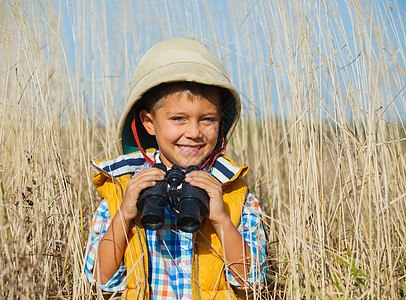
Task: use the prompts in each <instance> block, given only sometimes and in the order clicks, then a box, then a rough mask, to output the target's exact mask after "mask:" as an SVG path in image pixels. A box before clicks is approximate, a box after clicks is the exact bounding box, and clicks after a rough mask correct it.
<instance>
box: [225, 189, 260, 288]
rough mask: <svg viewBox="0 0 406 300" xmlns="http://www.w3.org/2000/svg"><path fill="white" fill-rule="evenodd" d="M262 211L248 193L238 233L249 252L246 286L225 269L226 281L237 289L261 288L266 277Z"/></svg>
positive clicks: (256, 201) (252, 196)
mask: <svg viewBox="0 0 406 300" xmlns="http://www.w3.org/2000/svg"><path fill="white" fill-rule="evenodd" d="M261 215H262V210H261V208H260V206H259V202H258V200H257V198H255V196H254V195H252V194H251V193H250V192H248V193H247V196H246V198H245V206H244V209H243V212H242V216H241V220H240V224H239V226H238V231H239V232H240V234H241V235H242V236H243V238H244V240H245V241H246V242H247V244H248V246H249V248H250V252H251V255H250V256H251V267H250V272H249V277H248V282H247V285H246V286H242V285H241V284H240V283H239V282H238V281H237V280H236V279H235V278H234V276H233V275H232V274H231V272H230V270H229V268H227V269H226V278H227V281H228V282H229V283H230V284H232V285H233V286H235V287H237V288H238V289H243V290H246V289H250V288H253V287H260V288H261V287H262V286H263V284H264V282H265V276H266V274H265V273H266V253H265V245H266V238H265V231H264V227H263V225H262V222H261Z"/></svg>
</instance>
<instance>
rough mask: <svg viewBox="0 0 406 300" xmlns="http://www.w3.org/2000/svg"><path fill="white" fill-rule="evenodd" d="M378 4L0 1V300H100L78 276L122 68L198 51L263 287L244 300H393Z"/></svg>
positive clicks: (396, 23) (387, 7) (388, 119)
mask: <svg viewBox="0 0 406 300" xmlns="http://www.w3.org/2000/svg"><path fill="white" fill-rule="evenodd" d="M401 2H402V0H399V3H397V2H396V1H389V0H384V1H374V0H372V1H361V0H359V1H358V0H348V1H344V0H331V1H311V0H295V1H285V0H274V1H265V0H259V1H254V0H252V1H242V0H241V1H225V0H222V1H215V0H213V1H211V0H207V1H198V0H190V1H186V0H184V1H183V0H182V1H173V0H172V1H170V0H167V1H158V0H156V1H146V0H140V1H134V2H132V1H118V0H117V1H93V0H90V1H80V0H78V1H64V0H62V1H11V0H10V1H8V0H3V1H1V3H0V195H1V200H0V201H1V206H0V239H1V244H0V277H1V280H0V298H3V299H15V298H19V299H64V298H67V299H89V298H92V297H94V298H98V297H102V295H101V292H100V291H98V290H96V289H94V288H92V287H91V285H90V284H89V282H88V281H87V279H86V276H85V275H84V272H83V264H84V256H85V250H86V243H87V239H88V229H89V225H90V221H91V218H92V215H93V213H94V211H95V209H96V208H97V206H98V203H99V201H100V199H99V197H98V195H97V194H96V191H95V189H94V188H93V186H92V183H91V175H92V174H93V172H95V170H94V169H93V168H92V167H91V165H90V160H91V159H102V158H107V157H112V156H115V155H118V154H119V153H118V147H117V143H116V139H117V136H116V131H117V125H118V124H117V122H118V118H119V116H120V113H121V111H122V109H123V108H124V103H125V99H126V95H127V93H128V88H129V82H130V80H131V76H132V74H133V72H134V70H135V68H136V66H137V62H138V61H139V59H140V58H141V57H142V55H143V54H144V53H145V51H146V50H147V49H148V48H149V47H151V46H152V45H153V44H154V43H156V42H157V41H160V40H162V39H165V38H170V37H174V36H179V35H183V36H189V37H194V38H197V39H199V40H201V41H202V42H204V43H205V44H206V45H207V46H208V47H209V48H210V49H212V50H213V51H214V52H215V53H216V55H218V57H219V58H220V59H221V61H222V62H223V64H224V66H225V68H226V70H227V71H228V72H229V74H230V77H231V79H232V82H233V83H234V84H235V86H236V87H237V89H238V90H239V92H240V94H241V98H242V101H243V111H242V116H241V120H240V122H239V124H238V126H237V129H236V131H235V133H234V136H233V138H232V140H231V141H230V143H229V145H228V148H227V151H226V154H227V155H229V156H231V157H232V158H233V159H234V160H235V161H236V162H239V163H241V164H247V165H249V166H250V173H249V175H248V177H247V179H248V182H249V184H250V188H251V190H252V192H253V193H254V194H255V195H256V196H257V197H258V198H259V199H260V201H261V206H262V207H263V210H264V216H263V222H264V225H265V228H266V231H267V239H268V241H267V242H268V258H269V278H268V285H267V287H266V289H265V290H262V291H259V290H257V291H255V293H254V295H253V298H254V299H300V298H309V299H313V298H314V299H400V298H402V297H403V298H404V297H406V275H405V272H406V131H405V130H406V124H405V122H406V46H405V41H406V32H405V21H404V20H405V18H406V6H405V5H404V4H402V3H401Z"/></svg>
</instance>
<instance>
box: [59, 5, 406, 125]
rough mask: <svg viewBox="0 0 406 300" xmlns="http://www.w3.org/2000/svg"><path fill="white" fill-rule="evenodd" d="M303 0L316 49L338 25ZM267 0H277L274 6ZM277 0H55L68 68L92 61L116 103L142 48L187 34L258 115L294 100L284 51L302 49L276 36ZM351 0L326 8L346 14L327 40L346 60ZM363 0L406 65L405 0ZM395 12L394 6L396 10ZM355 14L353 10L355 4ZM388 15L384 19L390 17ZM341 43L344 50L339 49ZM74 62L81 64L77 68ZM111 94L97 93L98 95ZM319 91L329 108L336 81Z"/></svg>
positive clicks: (352, 48) (352, 52)
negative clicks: (214, 58) (218, 63)
mask: <svg viewBox="0 0 406 300" xmlns="http://www.w3.org/2000/svg"><path fill="white" fill-rule="evenodd" d="M277 2H278V3H279V2H280V3H283V1H275V3H277ZM302 2H303V3H304V4H303V9H304V10H308V11H309V13H308V18H310V20H309V21H308V23H309V24H311V25H312V26H310V25H309V28H310V30H311V33H312V34H313V35H314V40H315V43H316V44H317V43H319V45H317V46H314V49H312V51H317V47H320V49H322V48H323V45H322V44H324V43H326V41H318V40H317V38H318V37H322V36H323V35H324V30H327V29H329V30H331V31H334V30H335V29H334V28H335V27H334V24H333V22H332V21H331V20H322V21H323V22H325V24H327V25H326V26H327V27H329V28H325V27H323V25H321V24H318V23H317V21H315V20H312V18H313V16H314V14H316V13H313V12H314V11H316V12H317V11H319V12H320V11H322V10H323V5H322V4H323V2H319V1H315V2H314V7H309V4H308V3H306V1H299V2H298V3H299V4H300V3H302ZM309 2H311V1H309ZM123 3H125V4H123ZM269 3H272V4H271V6H272V7H271V8H270V6H269ZM275 3H274V2H267V1H257V0H252V1H231V2H230V1H214V0H206V1H198V0H189V1H187V0H181V1H175V0H166V1H164V0H162V1H129V2H122V1H117V0H114V1H105V2H104V1H96V2H94V1H93V2H92V1H90V2H88V3H81V2H64V1H55V7H56V9H57V10H59V12H60V14H61V17H62V19H63V25H64V26H63V28H62V30H61V32H62V42H63V43H64V44H65V48H66V49H67V51H68V53H69V62H70V68H71V70H72V72H73V74H78V75H77V76H85V75H83V74H87V73H89V72H90V70H91V69H92V70H93V74H95V73H94V72H95V71H94V70H96V74H97V76H100V80H103V78H104V79H105V78H106V77H108V78H110V80H111V84H112V85H113V86H115V87H116V90H114V97H116V98H117V100H116V101H117V103H119V106H120V105H123V103H124V100H125V97H126V96H125V95H126V88H127V86H128V82H129V80H130V78H131V75H132V73H133V72H134V70H135V68H136V65H137V62H138V61H139V59H140V58H141V56H142V54H143V53H145V51H146V50H147V49H148V48H150V47H151V46H152V45H153V44H155V43H156V42H158V41H160V40H162V39H166V38H170V37H174V36H182V35H186V36H191V37H195V38H197V39H200V40H202V41H203V42H204V43H205V44H207V46H208V47H209V48H211V49H212V50H213V51H214V52H215V53H216V54H217V55H218V56H219V57H220V59H221V60H222V61H223V63H224V64H225V67H226V69H227V70H228V71H229V75H230V77H231V78H232V81H233V83H234V84H235V85H236V87H237V89H238V90H239V91H240V93H241V95H242V98H243V102H244V103H245V109H244V113H245V114H246V115H250V114H251V115H258V114H256V113H257V112H256V111H258V112H259V111H261V107H260V99H264V98H266V99H269V100H267V101H270V102H272V103H270V105H269V107H267V110H269V111H270V113H274V114H275V115H276V116H278V115H279V116H280V114H283V112H281V108H280V105H279V104H280V103H286V105H287V106H289V105H293V104H292V103H290V101H292V100H291V99H289V97H290V94H291V93H290V88H291V83H289V79H288V78H287V77H286V68H289V63H287V57H286V56H287V53H285V51H291V50H292V49H293V48H296V49H297V50H295V51H301V50H302V49H300V46H298V45H299V41H297V40H296V42H295V43H292V45H286V44H283V42H282V43H281V42H278V41H280V39H281V37H283V34H284V33H283V22H284V20H283V17H282V16H281V15H277V13H278V9H280V7H278V6H277V5H276V4H275ZM287 3H289V2H287ZM347 3H348V2H346V1H344V0H340V1H337V11H331V12H328V15H331V16H333V14H336V13H337V14H338V15H339V16H340V17H341V18H340V20H342V26H343V28H344V29H345V35H346V38H345V39H343V38H342V37H341V38H340V37H339V36H338V35H339V34H341V35H342V33H339V32H337V33H336V34H337V38H336V39H335V41H334V42H333V43H334V45H333V46H332V47H331V49H328V48H326V49H327V50H326V51H325V54H324V55H326V56H329V55H330V54H329V51H336V50H337V52H339V55H340V56H339V57H338V56H337V57H335V58H334V59H336V64H339V65H340V66H344V65H347V64H348V63H349V62H351V61H353V60H354V59H356V58H357V55H358V53H359V47H360V45H359V39H356V37H354V31H353V28H352V23H351V14H349V11H351V9H352V8H351V9H348V6H347ZM365 3H371V4H372V5H373V6H372V10H371V11H374V12H376V11H380V12H382V14H383V15H382V16H379V18H380V19H382V21H383V23H382V24H381V23H380V24H381V26H382V27H381V28H380V29H379V30H381V31H383V27H385V28H386V29H387V31H388V36H389V38H390V39H391V40H388V41H387V42H388V43H391V44H392V45H393V46H394V52H396V53H397V59H398V62H399V63H400V66H401V67H402V68H403V69H405V60H404V56H403V58H402V55H405V48H406V47H405V40H404V39H402V36H401V38H400V39H399V40H397V39H396V35H395V34H394V31H393V28H395V29H396V30H397V31H399V32H400V33H401V34H403V37H404V36H405V35H404V32H401V30H403V29H404V25H405V24H404V19H405V17H406V1H404V0H399V1H398V2H396V1H370V2H365ZM397 5H398V7H399V12H400V16H399V15H397V16H396V10H395V7H396V6H397ZM287 6H289V5H287ZM291 7H292V6H291ZM331 7H333V8H334V7H335V6H334V5H332V6H331ZM365 7H367V6H365ZM330 9H331V8H330ZM391 13H393V15H392V16H391V15H390V14H391ZM352 14H354V10H353V9H352ZM293 15H294V14H293ZM367 15H368V14H367ZM296 17H297V16H296ZM385 20H387V21H386V22H385ZM290 21H291V22H293V23H292V24H293V25H294V24H295V22H294V21H292V20H290ZM377 24H378V23H377ZM309 28H308V29H309ZM402 28H403V29H402ZM293 30H298V28H293ZM285 34H292V35H294V34H295V32H293V33H289V32H288V33H286V32H285ZM371 34H373V33H371ZM106 37H107V38H106ZM297 39H298V38H297ZM376 40H378V39H376ZM377 46H378V45H377ZM101 49H103V51H101ZM339 49H341V51H338V50H339ZM321 51H323V50H321ZM381 57H382V56H381ZM322 59H323V56H320V55H314V62H315V63H316V64H320V65H322V63H323V62H322ZM94 60H97V61H98V62H99V63H98V65H97V66H94ZM92 61H93V65H92ZM300 63H301V61H297V64H298V65H300ZM359 67H360V60H356V61H355V62H354V63H353V64H351V65H349V66H348V67H346V69H345V70H344V71H349V72H352V74H353V75H347V77H346V78H343V79H342V80H341V81H340V82H341V84H342V85H348V82H345V80H347V81H352V80H354V81H355V80H356V78H355V77H356V76H357V74H358V75H359V74H361V73H362V72H366V70H363V71H362V70H359V69H357V68H359ZM77 68H79V69H81V71H80V72H79V70H77ZM323 68H324V67H323ZM392 68H393V66H392ZM283 70H285V71H283ZM321 71H322V72H325V73H323V74H321V78H323V77H325V78H327V77H326V76H328V70H327V69H323V70H321ZM389 71H391V70H388V72H389ZM298 72H300V70H299V71H298ZM357 72H359V73H357ZM391 73H392V72H391ZM80 74H82V75H80ZM349 74H350V73H349ZM352 76H353V77H354V78H352ZM86 77H87V78H82V80H83V85H84V88H86V89H87V93H88V94H89V96H90V95H91V94H93V93H95V92H96V91H95V90H91V89H90V88H88V86H90V82H88V80H90V79H89V77H90V76H87V75H86ZM92 80H93V79H92ZM397 81H401V79H399V78H398V79H397ZM86 82H88V85H86ZM322 84H323V83H322ZM252 87H254V88H252ZM399 90H400V87H399V83H398V84H397V85H393V86H389V87H387V90H386V91H387V92H389V94H388V95H386V94H385V93H384V92H385V89H383V92H382V94H383V95H382V98H383V99H382V104H383V105H384V106H385V105H387V104H388V103H389V102H390V101H391V99H393V97H394V96H395V95H396V94H397V92H398V91H399ZM107 96H108V95H105V94H100V95H97V97H96V98H101V97H107ZM321 96H322V98H323V101H326V102H327V103H326V107H327V109H330V110H331V109H332V106H333V101H334V100H333V98H334V95H331V84H329V83H328V82H327V83H325V86H324V87H323V88H322V93H321ZM364 97H367V96H364ZM282 98H283V99H282ZM403 99H405V92H403V93H401V94H400V95H399V96H398V99H396V100H395V102H394V104H395V105H396V106H397V107H399V109H398V112H395V113H394V114H393V115H391V116H395V117H394V118H395V119H396V118H397V117H396V115H397V114H398V115H399V116H400V118H402V119H404V120H405V119H406V113H405V111H404V110H405V109H404V107H405V106H404V105H403V106H402V103H400V102H399V101H403ZM92 105H93V104H92ZM392 106H393V104H392ZM348 107H349V106H348ZM365 108H366V109H373V108H368V104H367V103H366V104H365ZM285 109H288V107H285ZM262 113H263V111H262Z"/></svg>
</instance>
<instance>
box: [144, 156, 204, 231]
mask: <svg viewBox="0 0 406 300" xmlns="http://www.w3.org/2000/svg"><path fill="white" fill-rule="evenodd" d="M153 167H154V168H158V169H161V170H162V171H165V172H166V176H165V179H164V180H163V181H157V182H156V184H155V185H154V186H153V187H150V188H146V189H144V190H143V191H142V192H141V194H140V197H139V199H138V201H137V208H138V210H139V211H140V212H142V213H141V224H142V226H144V228H146V229H150V230H158V229H161V228H162V226H163V225H164V222H165V217H164V215H165V207H166V205H167V203H168V200H170V201H171V202H170V203H171V204H172V206H174V208H175V209H176V210H178V212H179V214H178V217H177V219H176V225H177V227H178V228H179V229H180V230H182V231H183V232H190V233H193V232H195V231H197V230H199V228H200V218H201V217H204V216H206V215H207V214H208V213H209V195H207V193H206V191H205V190H203V189H201V188H198V187H195V186H192V185H190V184H189V183H188V182H185V181H184V179H185V175H186V174H187V173H190V172H192V171H195V170H200V168H199V167H198V166H190V167H188V168H187V169H186V172H183V171H182V169H181V168H180V167H179V166H176V165H174V166H172V168H171V169H169V170H168V171H166V167H165V165H164V164H162V163H158V164H155V165H154V166H153ZM181 184H182V188H181V190H178V187H179V186H180V185H181Z"/></svg>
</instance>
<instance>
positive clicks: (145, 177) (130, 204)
mask: <svg viewBox="0 0 406 300" xmlns="http://www.w3.org/2000/svg"><path fill="white" fill-rule="evenodd" d="M164 178H165V172H164V171H162V170H160V169H158V168H149V169H144V170H142V171H141V172H139V173H137V174H135V175H134V177H133V178H131V179H130V181H129V182H128V184H127V189H126V191H125V194H124V199H123V201H122V202H121V206H120V210H121V213H122V215H123V217H124V221H125V222H127V223H130V222H131V221H132V220H133V219H134V218H135V217H137V215H138V209H137V201H138V198H139V196H140V194H141V191H142V190H144V189H146V188H149V187H152V186H154V185H155V184H156V182H157V181H162V180H164Z"/></svg>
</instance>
